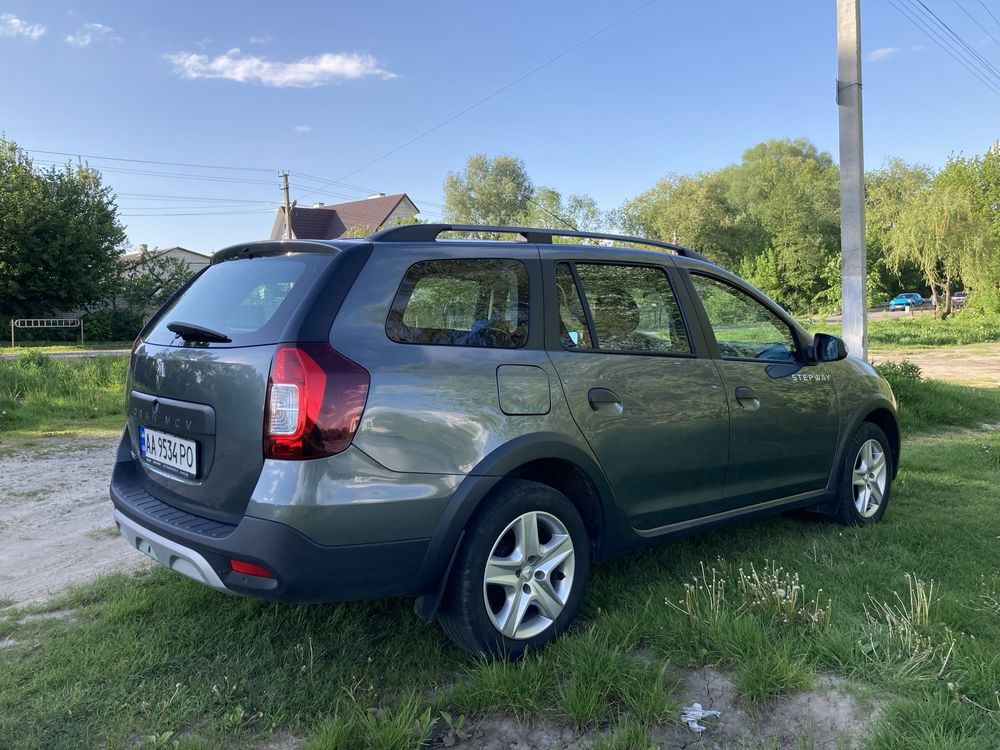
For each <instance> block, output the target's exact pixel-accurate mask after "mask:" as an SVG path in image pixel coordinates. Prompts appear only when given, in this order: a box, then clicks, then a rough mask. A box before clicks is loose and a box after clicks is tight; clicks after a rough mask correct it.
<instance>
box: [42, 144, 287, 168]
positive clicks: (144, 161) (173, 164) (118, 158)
mask: <svg viewBox="0 0 1000 750" xmlns="http://www.w3.org/2000/svg"><path fill="white" fill-rule="evenodd" d="M24 150H25V151H28V152H29V153H32V154H50V155H55V156H71V157H72V156H75V157H76V158H78V159H100V160H101V161H124V162H131V163H133V164H159V165H161V166H166V167H194V168H196V169H229V170H233V171H238V172H274V173H277V171H278V170H276V169H265V168H263V167H227V166H220V165H218V164H193V163H188V162H179V161H154V160H152V159H126V158H124V157H121V156H97V155H95V154H72V153H70V152H68V151H45V150H43V149H40V148H26V149H24Z"/></svg>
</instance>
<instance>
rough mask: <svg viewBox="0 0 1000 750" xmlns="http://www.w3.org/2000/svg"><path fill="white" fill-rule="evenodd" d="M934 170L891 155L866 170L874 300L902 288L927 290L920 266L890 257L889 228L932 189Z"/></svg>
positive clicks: (871, 295) (867, 238) (870, 280)
mask: <svg viewBox="0 0 1000 750" xmlns="http://www.w3.org/2000/svg"><path fill="white" fill-rule="evenodd" d="M933 178H934V172H933V170H932V169H931V168H930V167H928V166H925V165H923V164H907V163H906V162H905V161H903V160H902V159H889V160H888V161H887V162H886V163H885V166H884V167H882V168H881V169H877V170H873V171H870V172H868V173H866V174H865V244H866V246H867V257H868V291H869V298H870V299H872V300H883V299H887V298H891V297H893V296H895V294H897V293H898V292H900V291H915V290H920V291H927V290H928V287H927V282H926V280H925V279H924V276H923V273H922V272H921V270H920V267H919V266H918V265H917V264H916V263H915V262H914V261H913V260H910V259H907V258H906V257H905V256H900V255H899V254H895V255H894V257H893V259H892V260H890V259H889V258H888V254H889V249H888V242H889V232H890V230H891V229H892V228H893V227H894V226H895V225H896V222H897V221H898V220H899V215H900V213H901V212H902V211H903V209H904V207H905V206H906V205H907V204H908V203H909V202H910V201H912V200H914V199H915V198H916V196H918V195H920V194H921V193H923V192H924V191H926V190H929V189H930V187H931V184H932V181H933Z"/></svg>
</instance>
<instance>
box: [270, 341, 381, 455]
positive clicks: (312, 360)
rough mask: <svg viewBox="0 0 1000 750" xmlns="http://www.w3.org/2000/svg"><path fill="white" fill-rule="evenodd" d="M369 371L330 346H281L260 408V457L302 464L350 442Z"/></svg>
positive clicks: (275, 357) (352, 437)
mask: <svg viewBox="0 0 1000 750" xmlns="http://www.w3.org/2000/svg"><path fill="white" fill-rule="evenodd" d="M369 381H370V378H369V375H368V371H367V370H366V369H365V368H363V367H362V366H361V365H359V364H357V363H355V362H352V361H351V360H349V359H348V358H347V357H345V356H343V355H342V354H340V353H339V352H337V351H336V350H335V349H334V348H333V347H332V346H330V345H329V344H321V343H298V344H280V345H279V346H278V348H277V350H276V351H275V353H274V359H273V360H272V361H271V376H270V377H269V378H268V383H267V403H266V405H265V409H264V457H265V458H284V459H292V460H301V459H307V458H320V457H322V456H332V455H334V454H335V453H340V452H341V451H342V450H344V449H345V448H347V446H349V445H350V444H351V440H353V439H354V433H355V432H357V429H358V424H359V423H360V422H361V414H362V412H363V411H364V409H365V401H366V400H367V398H368V384H369Z"/></svg>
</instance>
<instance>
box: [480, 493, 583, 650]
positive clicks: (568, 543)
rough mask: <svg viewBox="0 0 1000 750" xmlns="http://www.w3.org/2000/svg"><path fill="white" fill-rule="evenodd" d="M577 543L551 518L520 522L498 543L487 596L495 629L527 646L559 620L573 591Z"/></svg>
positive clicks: (535, 514)
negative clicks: (575, 545) (574, 547)
mask: <svg viewBox="0 0 1000 750" xmlns="http://www.w3.org/2000/svg"><path fill="white" fill-rule="evenodd" d="M574 559H575V555H574V550H573V539H572V538H571V537H570V534H569V530H568V529H567V528H566V525H565V524H564V523H563V522H562V521H560V520H559V519H558V518H556V517H555V516H554V515H552V514H551V513H544V512H541V511H532V512H529V513H524V514H523V515H520V516H518V517H517V518H515V519H514V520H513V521H511V522H510V524H508V525H507V528H505V529H504V530H503V532H501V534H500V536H498V537H497V540H496V542H494V543H493V548H492V550H491V551H490V556H489V558H488V560H487V562H486V571H485V573H484V575H483V596H484V599H485V601H486V611H487V613H488V614H489V617H490V620H491V621H492V622H493V625H494V627H496V629H497V630H499V631H500V632H501V633H503V635H504V636H506V637H507V638H512V639H515V640H523V639H528V638H533V637H534V636H536V635H538V634H539V633H541V632H543V631H544V630H545V629H546V628H548V627H549V626H550V625H552V623H553V622H554V621H555V620H556V618H557V617H559V615H560V613H561V612H562V611H563V608H564V607H565V606H566V602H567V600H568V599H569V596H570V593H571V592H572V590H573V571H574Z"/></svg>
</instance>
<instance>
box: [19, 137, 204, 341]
mask: <svg viewBox="0 0 1000 750" xmlns="http://www.w3.org/2000/svg"><path fill="white" fill-rule="evenodd" d="M126 239H127V238H126V234H125V228H124V227H123V226H122V223H121V221H120V219H119V217H118V209H117V206H116V204H115V196H114V193H113V192H112V190H111V188H110V187H108V186H107V185H105V184H104V183H103V181H102V178H101V174H100V172H98V171H97V170H95V169H91V168H90V167H88V166H86V165H74V164H66V165H64V166H61V167H55V166H53V167H49V168H46V169H40V168H37V167H36V166H35V165H34V163H33V162H32V160H31V158H30V157H29V156H28V155H27V154H26V153H25V152H24V151H23V150H22V149H20V148H18V146H17V144H15V143H13V142H12V141H9V140H7V139H5V138H2V137H0V330H9V326H10V320H12V319H16V318H45V317H51V316H53V315H69V314H75V315H82V316H83V317H84V319H85V329H86V331H87V336H88V338H93V339H106V340H129V339H131V338H133V337H134V336H135V335H136V333H138V331H139V329H140V328H141V327H142V323H143V321H144V320H145V318H146V317H147V316H148V314H149V313H150V312H151V311H152V310H155V309H156V307H158V306H159V305H160V304H162V303H163V302H164V301H165V300H166V299H167V298H168V297H169V296H170V295H171V294H172V293H173V292H174V291H175V290H176V289H178V288H179V287H180V286H181V285H182V284H183V283H185V282H186V281H187V280H188V278H190V276H191V272H190V270H189V269H188V267H187V265H186V264H185V263H184V262H183V261H181V260H178V259H176V258H163V257H158V256H157V255H156V253H155V252H146V251H144V252H141V253H139V254H138V255H137V256H135V257H130V258H125V257H123V255H122V253H123V251H124V250H125V248H126ZM36 335H39V336H42V337H45V338H53V337H55V336H56V335H58V334H54V333H53V332H52V331H51V330H48V329H45V330H43V331H40V332H38V333H37V334H36ZM20 337H21V336H20V335H19V338H20ZM31 337H32V334H31V333H29V332H25V333H24V335H23V338H25V339H29V338H31Z"/></svg>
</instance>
